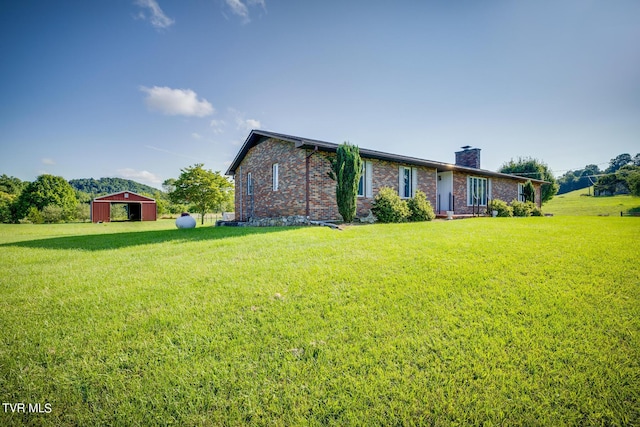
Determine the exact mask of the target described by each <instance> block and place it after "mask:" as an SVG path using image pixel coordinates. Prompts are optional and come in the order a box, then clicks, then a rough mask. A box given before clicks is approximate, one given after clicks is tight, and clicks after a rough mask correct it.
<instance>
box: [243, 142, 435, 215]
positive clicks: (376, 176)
mask: <svg viewBox="0 0 640 427" xmlns="http://www.w3.org/2000/svg"><path fill="white" fill-rule="evenodd" d="M307 156H309V157H308V159H307ZM329 157H335V153H326V152H314V151H312V150H303V149H299V148H295V146H294V143H292V142H286V141H281V140H277V139H273V138H270V139H266V140H265V141H263V142H261V143H259V144H257V145H256V146H255V147H252V148H251V149H249V151H248V152H247V154H246V156H245V157H244V159H243V160H242V162H241V163H240V165H239V166H238V168H237V170H236V176H235V211H236V219H237V220H239V221H247V220H248V219H249V217H250V215H251V211H252V209H253V217H254V218H275V217H282V216H293V215H305V216H307V215H308V216H309V217H310V219H312V220H338V219H341V216H340V214H339V212H338V206H337V204H336V190H335V185H336V184H335V181H333V180H332V179H331V178H329V176H328V172H329V168H330V166H329V160H328V159H329ZM363 160H365V161H371V163H372V172H373V175H372V189H373V193H372V194H373V196H374V197H375V195H376V194H377V193H378V191H379V190H380V188H382V187H391V188H393V189H394V190H396V191H398V172H399V171H398V167H399V166H407V167H411V165H409V164H399V163H394V162H389V161H383V160H377V159H365V158H363ZM274 163H278V169H279V171H278V175H279V180H278V181H279V182H278V191H273V186H272V166H273V164H274ZM307 164H308V168H309V185H308V188H307V182H306V176H307ZM413 167H414V168H416V169H417V174H418V187H417V189H419V190H421V191H423V192H424V193H425V194H426V195H427V200H429V202H430V203H431V205H432V206H434V207H435V203H436V180H437V173H436V170H435V169H431V168H426V167H421V166H417V167H416V166H413ZM249 172H251V176H252V180H253V196H249V195H247V174H248V173H249ZM307 190H308V194H309V198H308V212H307ZM372 202H373V197H358V203H357V211H356V212H357V216H361V217H364V216H367V215H368V213H369V210H370V209H371V206H372Z"/></svg>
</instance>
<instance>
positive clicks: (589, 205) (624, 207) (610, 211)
mask: <svg viewBox="0 0 640 427" xmlns="http://www.w3.org/2000/svg"><path fill="white" fill-rule="evenodd" d="M589 193H590V194H593V187H591V191H590V192H589V188H583V189H581V190H575V191H571V192H569V193H565V194H560V195H556V196H554V197H553V199H551V200H550V201H549V202H548V203H546V204H544V205H543V206H542V210H543V212H544V213H552V214H554V215H563V216H564V215H572V216H619V215H620V212H627V211H628V210H629V209H633V208H640V197H634V196H630V195H619V196H602V197H594V196H589Z"/></svg>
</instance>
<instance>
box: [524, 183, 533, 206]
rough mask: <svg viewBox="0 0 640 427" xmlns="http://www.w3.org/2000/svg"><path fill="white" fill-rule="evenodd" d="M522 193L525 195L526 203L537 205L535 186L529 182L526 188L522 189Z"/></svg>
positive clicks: (525, 185)
mask: <svg viewBox="0 0 640 427" xmlns="http://www.w3.org/2000/svg"><path fill="white" fill-rule="evenodd" d="M522 193H523V196H524V201H525V202H531V203H535V201H536V188H535V187H534V186H533V184H532V183H531V181H527V182H526V183H525V184H524V187H523V189H522Z"/></svg>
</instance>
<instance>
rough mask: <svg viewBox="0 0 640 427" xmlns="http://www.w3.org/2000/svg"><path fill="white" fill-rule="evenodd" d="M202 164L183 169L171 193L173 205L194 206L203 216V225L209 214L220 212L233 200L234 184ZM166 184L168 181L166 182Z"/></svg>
mask: <svg viewBox="0 0 640 427" xmlns="http://www.w3.org/2000/svg"><path fill="white" fill-rule="evenodd" d="M203 166H204V165H203V164H202V163H198V164H196V165H193V166H189V167H188V168H186V169H181V172H182V173H181V174H180V177H179V178H178V179H177V180H176V181H175V182H174V190H173V191H172V192H171V193H169V198H170V199H171V201H172V202H173V203H185V204H190V205H192V206H194V208H195V209H196V211H197V212H198V213H199V214H200V215H201V224H204V216H205V214H206V213H207V212H220V211H221V209H222V206H223V205H224V204H225V203H226V202H227V201H228V200H230V199H231V197H232V195H231V190H232V189H233V184H232V183H231V182H229V180H228V179H226V178H225V177H224V176H222V175H220V172H213V171H211V170H208V169H204V168H203ZM165 182H166V181H165Z"/></svg>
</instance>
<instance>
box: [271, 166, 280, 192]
mask: <svg viewBox="0 0 640 427" xmlns="http://www.w3.org/2000/svg"><path fill="white" fill-rule="evenodd" d="M278 168H279V166H278V164H277V163H274V164H273V166H272V167H271V173H272V181H273V182H272V183H273V191H278V187H279V186H278V178H279V170H278Z"/></svg>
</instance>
